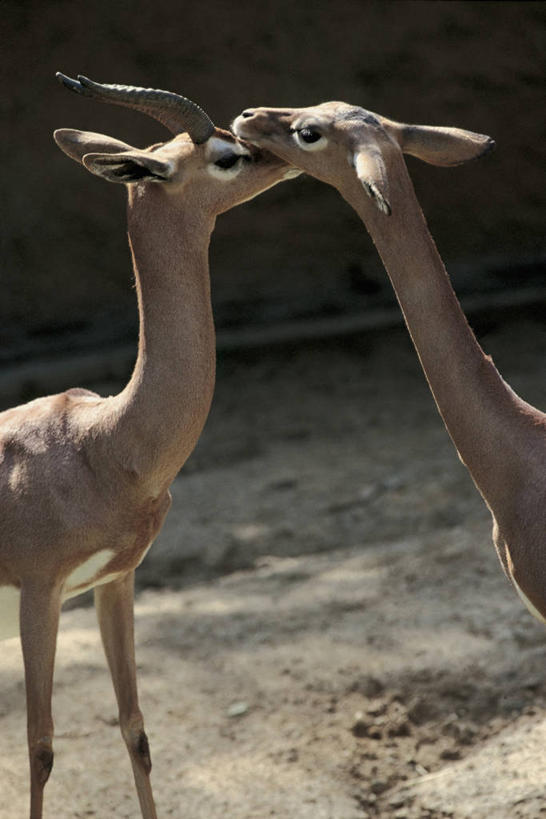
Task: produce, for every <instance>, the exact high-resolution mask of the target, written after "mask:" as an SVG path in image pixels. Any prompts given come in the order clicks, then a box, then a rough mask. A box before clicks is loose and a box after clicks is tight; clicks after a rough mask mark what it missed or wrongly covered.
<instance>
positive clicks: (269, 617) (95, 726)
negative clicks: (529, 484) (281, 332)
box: [0, 310, 546, 819]
mask: <svg viewBox="0 0 546 819" xmlns="http://www.w3.org/2000/svg"><path fill="white" fill-rule="evenodd" d="M542 312H543V310H542ZM478 324H479V329H480V331H481V333H482V342H483V343H484V346H485V347H486V349H487V351H488V352H491V353H492V354H493V356H494V358H495V361H496V363H497V365H498V366H499V368H500V369H501V371H502V372H503V374H504V375H505V377H506V378H507V379H508V380H509V381H510V382H511V383H512V385H513V386H514V388H515V389H516V390H517V391H518V392H520V394H522V395H523V396H524V397H526V398H527V399H528V400H530V401H531V402H533V403H534V404H536V405H537V406H540V407H542V408H544V407H546V378H545V377H544V376H545V372H544V350H545V349H546V329H545V326H544V323H543V319H542V320H541V317H540V311H537V312H536V313H535V316H534V317H533V315H532V312H530V313H528V315H526V317H524V318H521V317H520V319H519V320H518V321H516V320H514V319H510V317H509V316H508V317H507V316H505V317H504V322H503V324H502V325H500V324H499V325H498V326H497V323H496V319H495V317H493V318H492V317H489V318H488V319H487V320H484V319H483V317H482V320H481V321H480V322H478ZM102 386H103V388H104V389H106V390H108V389H109V385H102ZM173 494H174V504H173V509H172V512H171V514H170V515H169V518H168V521H167V524H166V526H165V529H164V531H163V533H162V535H161V536H160V538H159V540H158V543H157V544H156V545H155V546H154V548H153V549H152V550H151V552H150V554H149V555H148V557H147V558H146V561H145V563H144V564H143V565H142V567H141V568H140V570H139V588H140V592H139V595H138V600H137V607H136V612H137V642H138V646H137V651H138V661H139V668H140V689H141V700H142V708H143V711H144V713H145V717H146V723H147V730H148V734H149V737H150V742H151V747H152V754H153V760H154V771H153V783H154V790H155V796H156V801H157V807H158V814H159V816H160V817H164V816H174V817H185V818H186V819H190V817H191V819H219V818H220V817H222V818H223V817H230V818H231V819H265V817H270V816H273V817H283V819H366V817H368V818H369V819H371V817H385V818H386V817H394V819H417V818H419V819H421V818H423V819H424V817H428V819H439V818H440V817H453V819H470V817H472V819H486V817H487V819H516V817H526V819H531V817H532V818H533V819H536V817H540V816H541V815H542V814H545V815H546V803H545V802H544V800H543V791H544V759H543V756H544V745H545V742H546V676H545V673H544V667H545V663H544V659H545V649H546V631H545V630H544V628H543V627H542V626H541V625H539V624H538V623H536V622H535V621H534V620H533V619H532V618H531V617H530V616H529V615H528V614H527V612H526V610H525V609H524V608H523V607H522V606H521V604H520V603H519V601H518V599H517V597H516V595H515V593H514V592H513V591H512V590H511V588H510V586H509V584H508V583H507V581H506V580H505V578H504V576H503V574H502V572H501V569H500V566H499V564H498V561H497V558H496V556H495V554H494V550H493V547H492V545H491V541H490V522H489V518H488V513H487V511H486V510H485V508H484V506H483V504H482V502H481V500H480V498H479V496H478V495H477V493H476V491H475V490H474V487H473V485H472V483H471V481H470V480H469V478H468V476H467V474H466V472H465V470H464V468H463V467H462V465H461V464H460V462H459V461H458V460H457V458H456V456H455V453H454V450H453V448H452V446H451V443H450V441H449V439H448V437H447V435H446V433H445V430H444V428H443V426H442V424H441V421H440V420H439V418H438V416H437V414H436V411H435V408H434V406H433V404H432V401H431V398H430V396H429V393H428V390H427V388H426V385H425V383H424V379H423V377H422V375H421V373H420V371H419V369H418V365H417V362H416V358H415V355H414V353H413V351H412V349H411V347H410V345H409V342H408V340H407V336H406V334H405V332H404V331H403V330H400V331H391V332H388V333H387V332H385V333H379V334H374V335H366V336H360V337H357V338H353V339H350V340H349V339H345V340H344V341H343V342H340V343H335V342H333V341H331V342H329V343H328V344H323V345H315V346H299V347H294V348H292V349H288V348H284V349H282V350H276V351H274V350H270V351H262V352H254V353H252V354H246V355H242V354H239V355H231V356H223V357H222V358H221V360H220V361H219V377H218V389H217V393H216V397H215V402H214V406H213V410H212V412H211V416H210V419H209V423H208V424H207V427H206V430H205V433H204V435H203V437H202V439H201V442H200V444H199V446H198V448H197V450H196V452H195V453H194V455H193V456H192V458H191V460H190V462H189V463H188V464H187V466H186V468H185V469H184V470H183V472H182V473H181V475H180V476H179V478H178V479H177V481H176V483H175V485H174V492H173ZM54 711H55V719H56V741H55V749H56V760H55V767H54V771H53V774H52V777H51V780H50V782H49V784H48V786H47V790H46V812H45V816H46V817H53V816H55V817H58V819H64V818H65V817H89V816H96V817H101V818H102V817H104V818H105V819H109V817H120V818H122V817H127V818H128V817H131V818H132V819H134V818H135V817H137V816H138V807H137V802H136V797H135V795H134V791H133V786H132V779H131V773H130V767H129V762H128V758H127V756H126V753H125V749H124V747H123V744H122V742H121V738H120V736H119V729H118V726H117V717H116V708H115V704H114V697H113V693H112V690H111V684H110V680H109V677H108V674H107V671H106V669H105V664H104V660H103V656H102V650H101V646H100V640H99V637H98V633H97V628H96V625H95V618H94V612H93V609H92V608H90V607H80V608H75V609H71V610H69V611H66V612H65V613H64V614H63V618H62V626H61V634H60V639H59V647H58V659H57V667H56V685H55V698H54ZM24 715H25V704H24V693H23V682H22V669H21V657H20V649H19V646H18V642H17V641H15V640H11V641H8V642H6V643H4V644H2V647H1V663H0V769H1V785H0V816H1V817H2V819H16V818H17V817H24V816H26V815H27V814H26V804H27V763H26V748H25V716H24Z"/></svg>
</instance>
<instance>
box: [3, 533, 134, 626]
mask: <svg viewBox="0 0 546 819" xmlns="http://www.w3.org/2000/svg"><path fill="white" fill-rule="evenodd" d="M114 555H115V552H113V551H112V550H111V549H103V550H102V551H100V552H97V553H96V554H94V555H92V556H91V557H90V558H89V559H88V560H86V561H85V562H84V563H82V564H81V565H80V566H78V567H77V568H76V569H74V571H73V572H72V574H71V575H69V576H68V577H67V579H66V582H65V585H64V589H63V600H67V599H68V598H69V597H76V595H78V594H82V593H83V592H85V591H87V590H88V589H91V588H93V586H96V585H99V584H100V585H102V584H103V583H109V582H110V581H111V580H115V578H116V577H117V576H118V574H116V573H113V574H107V575H104V577H101V578H100V579H97V575H98V574H99V573H100V572H101V571H102V569H104V567H105V566H107V565H108V563H109V562H110V560H112V558H113V557H114ZM20 601H21V591H20V590H19V589H17V588H16V587H15V586H0V640H7V639H9V638H10V637H17V636H18V635H19V606H20Z"/></svg>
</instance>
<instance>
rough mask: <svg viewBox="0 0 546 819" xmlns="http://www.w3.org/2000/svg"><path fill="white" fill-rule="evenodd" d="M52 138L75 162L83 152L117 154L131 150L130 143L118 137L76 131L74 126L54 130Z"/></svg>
mask: <svg viewBox="0 0 546 819" xmlns="http://www.w3.org/2000/svg"><path fill="white" fill-rule="evenodd" d="M53 139H54V140H55V142H56V143H57V145H58V146H59V148H60V149H61V151H64V152H65V154H67V155H68V156H69V157H70V158H71V159H75V160H76V162H81V161H82V160H83V157H84V156H85V154H91V153H103V154H119V153H122V152H123V151H130V150H131V146H130V145H127V143H126V142H121V140H119V139H113V138H112V137H109V136H104V134H94V133H92V132H91V131H77V130H75V129H74V128H59V129H58V130H57V131H55V132H54V134H53Z"/></svg>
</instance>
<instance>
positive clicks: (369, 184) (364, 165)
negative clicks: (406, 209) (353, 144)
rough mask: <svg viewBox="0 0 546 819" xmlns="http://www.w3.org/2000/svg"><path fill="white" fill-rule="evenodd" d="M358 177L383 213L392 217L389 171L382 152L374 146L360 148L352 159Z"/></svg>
mask: <svg viewBox="0 0 546 819" xmlns="http://www.w3.org/2000/svg"><path fill="white" fill-rule="evenodd" d="M352 160H353V165H354V168H355V171H356V175H357V176H358V178H359V179H360V181H361V183H362V186H363V187H364V190H365V191H366V193H367V194H368V196H369V197H370V199H371V200H372V201H373V203H374V205H375V206H376V207H377V209H378V210H380V211H381V213H384V214H385V215H386V216H390V215H391V206H390V204H389V183H388V179H387V169H386V167H385V162H384V161H383V157H382V156H381V153H380V151H379V150H378V149H377V148H376V147H375V146H373V145H361V146H359V147H358V148H357V149H356V150H355V152H354V154H353V157H352Z"/></svg>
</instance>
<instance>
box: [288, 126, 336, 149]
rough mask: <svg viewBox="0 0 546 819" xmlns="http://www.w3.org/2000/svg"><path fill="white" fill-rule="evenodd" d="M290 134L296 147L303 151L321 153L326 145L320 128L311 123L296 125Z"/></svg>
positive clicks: (326, 141) (326, 142)
mask: <svg viewBox="0 0 546 819" xmlns="http://www.w3.org/2000/svg"><path fill="white" fill-rule="evenodd" d="M292 134H293V137H294V140H295V142H296V143H297V145H298V147H299V148H301V149H302V150H303V151H322V150H323V149H324V148H326V146H327V145H328V140H327V139H326V137H325V136H324V134H323V133H322V131H321V129H320V126H319V125H315V124H313V123H298V125H297V126H295V127H294V128H292Z"/></svg>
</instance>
